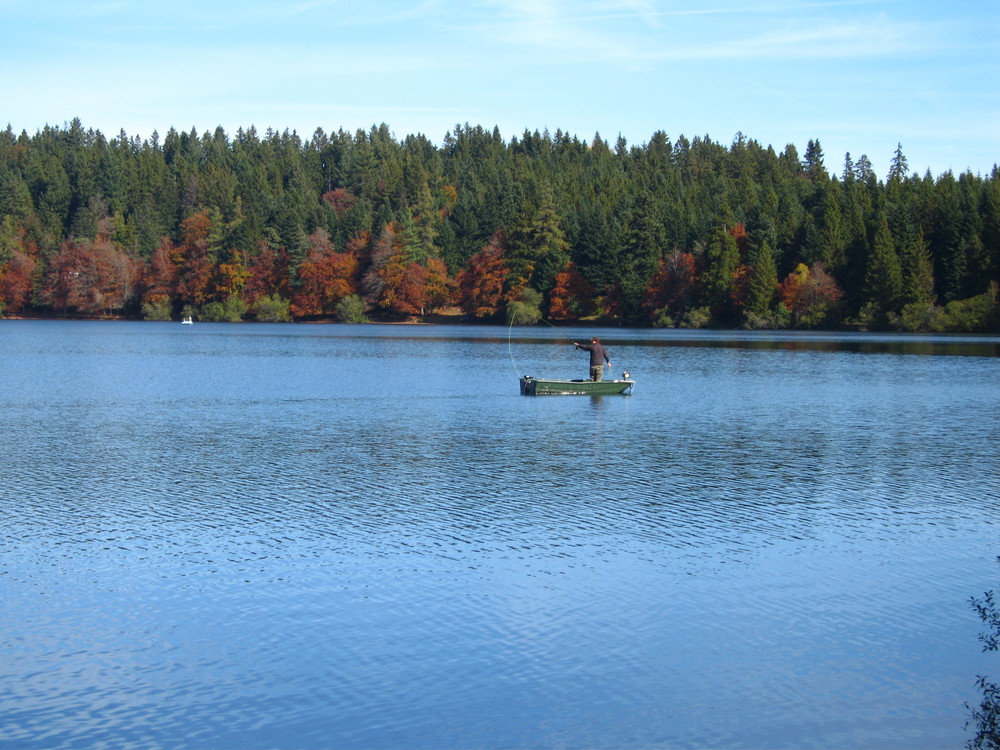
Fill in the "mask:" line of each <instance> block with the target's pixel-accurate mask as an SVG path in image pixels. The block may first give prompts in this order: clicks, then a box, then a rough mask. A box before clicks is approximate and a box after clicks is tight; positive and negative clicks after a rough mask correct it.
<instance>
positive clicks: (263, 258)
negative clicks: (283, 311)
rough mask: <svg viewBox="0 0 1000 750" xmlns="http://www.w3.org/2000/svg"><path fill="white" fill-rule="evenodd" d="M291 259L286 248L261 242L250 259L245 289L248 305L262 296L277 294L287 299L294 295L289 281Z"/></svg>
mask: <svg viewBox="0 0 1000 750" xmlns="http://www.w3.org/2000/svg"><path fill="white" fill-rule="evenodd" d="M290 267H291V260H290V258H289V257H288V251H287V250H286V249H285V248H283V247H282V248H280V249H279V250H275V249H274V248H272V247H271V245H269V244H268V243H267V242H261V243H260V245H259V246H258V252H257V255H256V256H255V257H254V258H253V259H252V260H251V261H250V268H249V269H248V271H249V274H250V275H249V277H248V278H247V281H246V286H245V287H244V289H243V296H244V299H245V300H246V302H247V304H248V305H252V304H254V303H255V302H256V301H257V300H259V299H260V298H261V297H267V296H270V295H272V294H277V295H279V296H281V297H284V298H285V299H290V298H291V296H292V292H291V284H290V282H289V269H290Z"/></svg>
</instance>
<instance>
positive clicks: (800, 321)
mask: <svg viewBox="0 0 1000 750" xmlns="http://www.w3.org/2000/svg"><path fill="white" fill-rule="evenodd" d="M779 294H780V296H781V303H782V304H783V305H784V306H785V307H787V308H788V309H789V310H790V311H791V313H792V320H793V322H794V323H795V324H796V325H806V326H815V325H820V324H822V323H823V322H824V321H825V320H826V318H827V317H828V316H829V315H830V314H831V313H832V312H834V311H835V309H836V307H837V305H838V303H839V302H840V299H841V297H843V292H842V291H841V289H840V287H839V286H838V285H837V282H836V280H835V279H834V278H833V277H832V276H831V275H830V274H828V273H827V272H826V269H825V268H824V267H823V264H822V263H821V262H820V261H816V262H815V263H813V264H812V266H806V264H805V263H799V265H798V266H796V268H795V270H794V271H792V272H791V273H790V274H788V276H786V277H785V280H784V281H783V282H781V288H780V290H779Z"/></svg>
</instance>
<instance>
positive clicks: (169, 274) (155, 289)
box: [142, 237, 177, 303]
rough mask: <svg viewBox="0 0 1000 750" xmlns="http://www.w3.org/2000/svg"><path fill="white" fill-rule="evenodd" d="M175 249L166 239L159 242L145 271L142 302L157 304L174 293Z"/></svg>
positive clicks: (175, 274)
mask: <svg viewBox="0 0 1000 750" xmlns="http://www.w3.org/2000/svg"><path fill="white" fill-rule="evenodd" d="M175 254H176V248H174V243H173V242H171V241H170V239H169V238H168V237H164V238H163V239H162V240H160V245H159V247H157V248H156V250H155V251H154V252H153V255H152V257H150V259H149V265H148V267H147V269H146V274H145V281H146V290H145V292H144V293H143V296H142V300H143V302H149V303H157V302H160V301H161V300H164V299H170V298H171V297H172V296H173V295H174V294H175V292H176V276H177V267H176V266H175V265H174V256H175Z"/></svg>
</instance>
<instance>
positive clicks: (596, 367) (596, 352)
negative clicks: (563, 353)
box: [573, 336, 611, 383]
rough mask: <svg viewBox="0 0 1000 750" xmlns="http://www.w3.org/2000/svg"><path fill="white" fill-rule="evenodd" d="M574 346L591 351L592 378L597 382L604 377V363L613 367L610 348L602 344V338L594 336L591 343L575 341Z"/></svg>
mask: <svg viewBox="0 0 1000 750" xmlns="http://www.w3.org/2000/svg"><path fill="white" fill-rule="evenodd" d="M573 346H575V347H576V348H577V349H583V350H584V351H588V352H590V379H591V380H593V381H594V382H595V383H596V382H599V381H601V380H603V379H604V363H605V362H607V363H608V367H611V360H610V359H608V350H607V349H605V348H604V346H603V345H602V344H601V340H600V339H599V338H597V336H594V337H593V338H591V339H590V343H589V344H578V343H576V342H575V341H574V342H573Z"/></svg>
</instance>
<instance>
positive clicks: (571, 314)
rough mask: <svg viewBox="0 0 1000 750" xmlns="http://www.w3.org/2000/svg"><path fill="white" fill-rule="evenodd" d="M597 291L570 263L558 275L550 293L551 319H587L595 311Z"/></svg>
mask: <svg viewBox="0 0 1000 750" xmlns="http://www.w3.org/2000/svg"><path fill="white" fill-rule="evenodd" d="M596 296H597V290H596V289H594V286H593V285H592V284H591V283H590V282H589V281H587V279H585V278H584V277H583V274H581V273H580V270H579V269H578V268H577V267H576V264H575V263H573V262H572V261H570V262H569V263H567V264H566V265H565V266H564V267H563V269H562V270H561V271H560V272H559V273H557V274H556V277H555V285H554V286H553V287H552V290H551V291H550V292H549V317H550V318H552V319H553V320H569V319H577V320H578V319H580V318H585V317H587V316H588V315H592V314H593V313H594V309H595V298H596Z"/></svg>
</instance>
